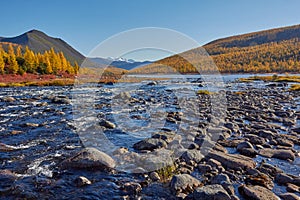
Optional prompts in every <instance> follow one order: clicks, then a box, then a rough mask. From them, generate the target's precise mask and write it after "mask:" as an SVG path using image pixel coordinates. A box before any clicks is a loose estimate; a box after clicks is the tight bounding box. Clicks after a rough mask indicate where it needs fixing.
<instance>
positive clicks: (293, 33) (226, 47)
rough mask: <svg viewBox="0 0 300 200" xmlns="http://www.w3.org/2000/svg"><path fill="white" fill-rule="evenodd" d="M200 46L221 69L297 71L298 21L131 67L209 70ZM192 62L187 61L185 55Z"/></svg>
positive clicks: (299, 67) (299, 50) (299, 48)
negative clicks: (292, 24)
mask: <svg viewBox="0 0 300 200" xmlns="http://www.w3.org/2000/svg"><path fill="white" fill-rule="evenodd" d="M203 48H205V49H206V51H207V52H208V53H209V55H210V56H211V58H212V59H213V60H214V62H215V64H216V65H217V67H218V69H219V71H220V72H223V73H229V72H230V73H248V72H249V73H250V72H251V73H263V72H296V73H299V71H300V25H295V26H289V27H283V28H276V29H271V30H266V31H259V32H254V33H248V34H243V35H238V36H232V37H228V38H223V39H219V40H215V41H212V42H210V43H208V44H206V45H204V46H203V47H200V48H196V49H192V50H189V51H186V52H183V53H181V54H179V55H173V56H170V57H167V58H164V59H162V60H159V61H156V62H155V64H152V65H148V66H146V67H144V68H141V69H137V70H134V71H132V73H144V72H145V73H153V72H159V71H157V70H162V71H164V70H163V68H162V67H157V65H165V66H171V67H172V68H174V70H175V71H177V72H180V73H196V72H197V70H196V69H195V67H194V66H195V65H198V66H201V72H209V71H210V68H209V65H205V63H207V60H201V59H199V54H201V53H202V51H203ZM183 57H184V58H188V60H189V61H190V62H191V63H192V64H191V63H189V62H187V60H185V59H184V58H183Z"/></svg>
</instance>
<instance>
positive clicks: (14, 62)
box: [0, 43, 79, 75]
mask: <svg viewBox="0 0 300 200" xmlns="http://www.w3.org/2000/svg"><path fill="white" fill-rule="evenodd" d="M5 45H6V47H7V48H6V49H7V50H6V51H5V50H4V48H3V46H2V45H1V44H0V74H19V75H23V74H25V73H31V74H53V75H60V74H65V73H67V74H76V73H77V72H78V70H79V66H78V64H77V63H75V64H74V65H71V63H70V62H69V61H68V60H67V59H66V58H65V56H64V54H63V53H62V52H55V51H54V49H53V48H51V49H50V50H49V51H45V52H44V53H34V52H33V51H32V50H30V49H29V48H28V47H26V48H25V49H23V48H22V47H21V46H19V45H14V44H11V43H9V44H5Z"/></svg>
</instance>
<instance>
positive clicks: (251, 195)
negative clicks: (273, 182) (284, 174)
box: [239, 185, 280, 200]
mask: <svg viewBox="0 0 300 200" xmlns="http://www.w3.org/2000/svg"><path fill="white" fill-rule="evenodd" d="M239 192H240V193H241V194H242V195H243V196H244V197H245V198H246V199H253V200H279V199H280V198H279V197H278V196H276V195H275V194H274V193H273V192H272V191H271V190H269V189H267V188H265V187H262V186H258V185H255V186H252V185H241V186H239Z"/></svg>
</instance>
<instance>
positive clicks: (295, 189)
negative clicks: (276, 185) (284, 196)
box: [286, 183, 300, 192]
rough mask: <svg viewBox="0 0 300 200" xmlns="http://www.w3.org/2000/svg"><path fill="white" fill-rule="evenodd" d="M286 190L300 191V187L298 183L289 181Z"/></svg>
mask: <svg viewBox="0 0 300 200" xmlns="http://www.w3.org/2000/svg"><path fill="white" fill-rule="evenodd" d="M286 191H288V192H300V187H299V186H297V185H294V184H292V183H288V184H287V185H286Z"/></svg>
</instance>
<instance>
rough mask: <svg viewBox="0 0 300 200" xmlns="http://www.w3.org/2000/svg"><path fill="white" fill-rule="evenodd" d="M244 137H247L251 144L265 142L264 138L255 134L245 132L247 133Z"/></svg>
mask: <svg viewBox="0 0 300 200" xmlns="http://www.w3.org/2000/svg"><path fill="white" fill-rule="evenodd" d="M245 137H246V138H249V140H250V142H251V143H252V144H265V143H266V139H265V138H261V137H259V136H257V135H253V134H247V135H245Z"/></svg>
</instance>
